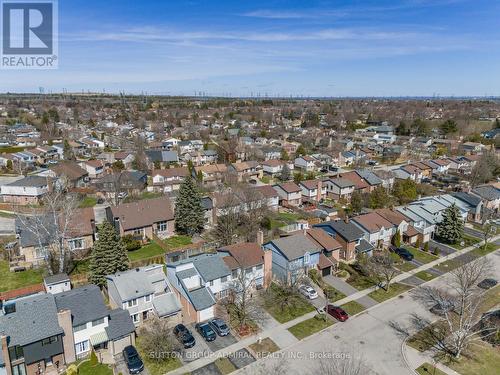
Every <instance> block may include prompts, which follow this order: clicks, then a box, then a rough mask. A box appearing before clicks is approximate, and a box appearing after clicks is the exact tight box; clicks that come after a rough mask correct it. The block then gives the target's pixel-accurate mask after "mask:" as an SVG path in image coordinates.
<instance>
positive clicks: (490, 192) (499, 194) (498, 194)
mask: <svg viewBox="0 0 500 375" xmlns="http://www.w3.org/2000/svg"><path fill="white" fill-rule="evenodd" d="M472 192H473V193H474V194H476V195H479V196H480V197H481V198H483V199H486V200H488V201H492V200H495V199H500V190H498V189H497V188H496V187H494V186H491V185H483V186H478V187H476V188H475V189H473V190H472Z"/></svg>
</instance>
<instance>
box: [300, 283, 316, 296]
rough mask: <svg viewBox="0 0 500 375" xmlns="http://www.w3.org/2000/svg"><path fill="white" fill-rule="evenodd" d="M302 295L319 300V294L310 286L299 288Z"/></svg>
mask: <svg viewBox="0 0 500 375" xmlns="http://www.w3.org/2000/svg"><path fill="white" fill-rule="evenodd" d="M299 291H300V293H302V294H303V295H304V296H306V297H307V298H308V299H315V298H318V292H316V291H315V290H314V288H313V287H310V286H309V285H301V286H300V287H299Z"/></svg>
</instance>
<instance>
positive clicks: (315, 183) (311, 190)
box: [299, 180, 326, 203]
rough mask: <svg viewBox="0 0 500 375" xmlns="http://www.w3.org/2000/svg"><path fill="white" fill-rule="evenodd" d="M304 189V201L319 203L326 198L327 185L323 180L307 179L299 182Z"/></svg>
mask: <svg viewBox="0 0 500 375" xmlns="http://www.w3.org/2000/svg"><path fill="white" fill-rule="evenodd" d="M299 186H300V188H301V189H302V201H303V202H310V203H318V202H319V201H321V200H322V199H324V198H326V185H323V183H322V181H321V180H305V181H301V182H299Z"/></svg>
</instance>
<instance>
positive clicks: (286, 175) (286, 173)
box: [279, 163, 292, 181]
mask: <svg viewBox="0 0 500 375" xmlns="http://www.w3.org/2000/svg"><path fill="white" fill-rule="evenodd" d="M291 177H292V172H291V171H290V167H289V166H288V163H285V164H284V165H283V168H282V169H281V174H280V175H279V179H280V180H281V181H288V180H289V179H290V178H291Z"/></svg>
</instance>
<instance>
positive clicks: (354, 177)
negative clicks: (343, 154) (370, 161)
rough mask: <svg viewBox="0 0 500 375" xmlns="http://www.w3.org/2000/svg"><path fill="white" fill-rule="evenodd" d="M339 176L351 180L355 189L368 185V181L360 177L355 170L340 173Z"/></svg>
mask: <svg viewBox="0 0 500 375" xmlns="http://www.w3.org/2000/svg"><path fill="white" fill-rule="evenodd" d="M339 176H340V177H342V178H345V179H347V180H350V181H352V182H353V183H354V186H355V188H356V189H365V188H367V187H368V186H369V185H368V182H366V181H365V180H364V179H362V178H361V177H360V175H359V174H357V173H356V172H355V171H351V172H346V173H341V174H340V175H339Z"/></svg>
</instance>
